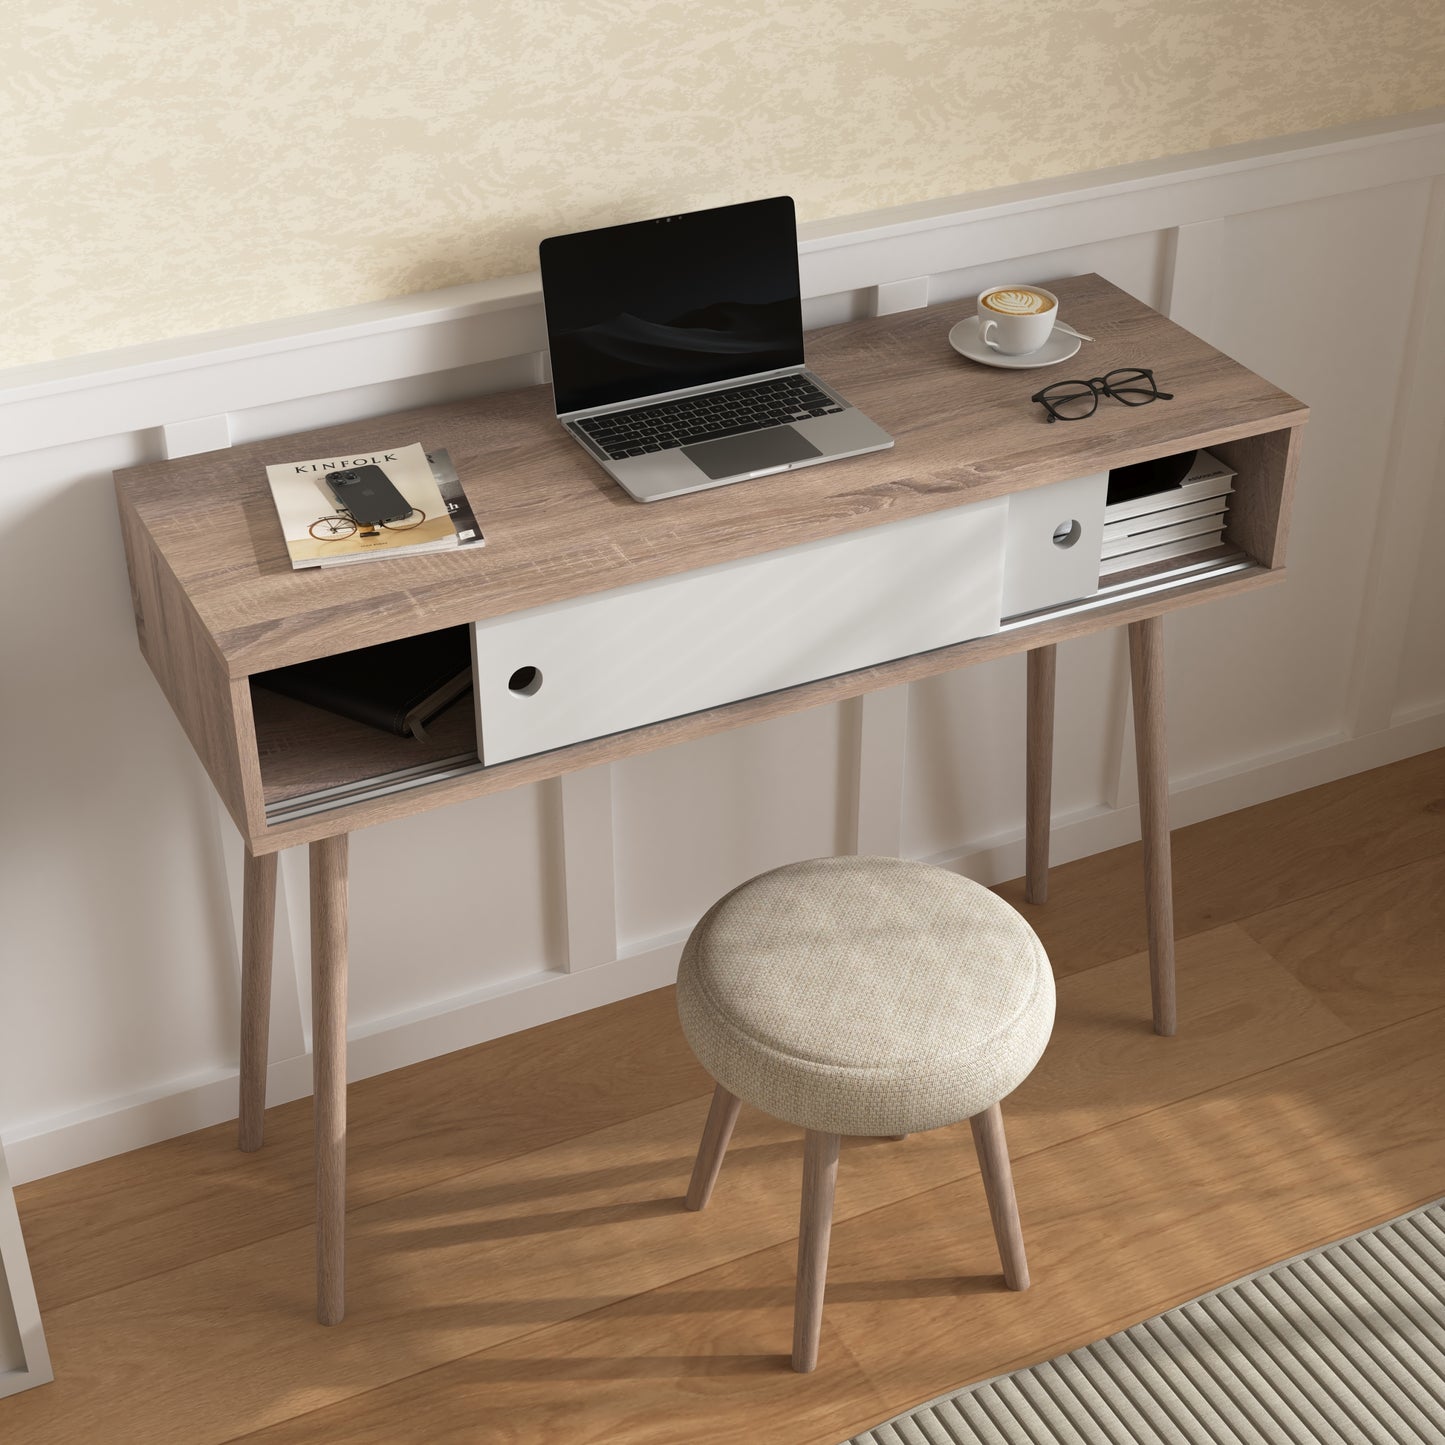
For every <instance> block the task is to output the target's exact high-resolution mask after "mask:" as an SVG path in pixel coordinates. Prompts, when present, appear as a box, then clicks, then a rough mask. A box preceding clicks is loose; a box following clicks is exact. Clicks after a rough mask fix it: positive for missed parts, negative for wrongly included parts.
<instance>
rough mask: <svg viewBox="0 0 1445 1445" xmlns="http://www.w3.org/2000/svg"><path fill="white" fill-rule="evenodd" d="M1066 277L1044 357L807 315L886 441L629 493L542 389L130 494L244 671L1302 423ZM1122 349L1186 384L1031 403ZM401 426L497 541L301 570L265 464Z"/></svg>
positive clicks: (817, 355) (391, 434)
mask: <svg viewBox="0 0 1445 1445" xmlns="http://www.w3.org/2000/svg"><path fill="white" fill-rule="evenodd" d="M1053 289H1054V290H1055V291H1056V292H1057V294H1058V296H1059V298H1060V301H1061V302H1062V306H1061V310H1062V312H1063V314H1064V316H1065V317H1066V318H1067V319H1068V320H1069V322H1070V323H1071V324H1073V325H1074V326H1076V327H1078V329H1079V330H1081V331H1085V332H1087V333H1088V334H1089V335H1091V336H1093V337H1094V338H1095V341H1094V342H1093V343H1086V344H1085V345H1084V346H1083V348H1082V349H1081V350H1080V351H1079V353H1078V354H1077V355H1076V356H1075V357H1074V358H1073V360H1072V361H1070V362H1066V363H1064V364H1063V365H1061V366H1058V367H1053V368H1049V369H1045V370H1003V369H996V368H988V367H983V366H979V365H976V364H975V363H973V362H970V361H967V360H965V359H964V358H963V357H961V356H959V355H958V354H957V353H956V352H955V351H953V349H952V348H951V347H950V346H949V344H948V332H949V329H950V328H951V327H952V326H953V325H954V323H955V322H957V321H959V320H961V319H963V318H964V317H967V316H971V315H973V314H974V310H975V307H974V303H973V302H972V300H966V301H958V302H952V303H948V304H946V305H941V306H930V307H927V308H926V309H923V310H918V311H908V312H903V313H901V314H898V315H895V316H887V317H879V318H870V319H867V320H863V321H853V322H848V323H846V324H844V325H842V326H833V327H828V328H826V329H824V330H820V331H813V332H810V333H809V334H808V336H807V338H806V350H807V362H808V365H809V367H810V368H811V369H812V370H813V371H816V372H817V373H818V374H819V375H820V376H821V377H822V378H823V379H824V380H825V381H827V382H828V383H829V384H830V385H832V386H834V387H835V388H837V389H838V390H839V391H840V392H841V393H842V394H843V395H844V396H845V397H847V398H848V400H849V401H851V402H852V403H853V404H854V405H855V406H858V407H860V408H861V409H862V410H863V411H864V412H866V413H867V414H868V415H869V416H871V417H872V418H873V420H874V421H876V422H877V423H878V424H879V425H880V426H882V427H883V428H884V429H885V430H887V431H888V432H890V433H891V434H892V436H893V437H894V438H895V445H894V446H893V447H892V448H890V449H889V450H887V451H883V452H874V453H872V454H870V455H868V456H862V457H853V458H850V459H848V460H846V461H839V462H829V463H826V464H825V465H822V466H816V467H807V468H804V469H802V470H801V471H796V472H789V473H782V474H780V475H778V476H775V477H763V478H759V479H757V480H755V481H750V482H742V483H739V484H737V485H734V486H728V487H720V488H716V489H714V490H711V491H706V492H696V493H694V494H692V495H691V496H686V497H677V498H673V499H671V500H668V501H663V502H654V503H651V504H649V505H642V504H639V503H637V502H634V501H632V500H631V499H630V498H629V497H627V496H626V495H625V494H624V493H623V492H622V491H621V489H620V488H618V487H617V485H616V484H615V483H614V482H613V481H612V480H611V479H610V478H609V477H608V476H607V475H606V474H605V473H604V472H603V471H602V470H601V469H600V468H599V467H598V466H597V465H596V464H595V463H594V462H592V461H591V460H590V459H589V458H588V457H587V455H586V454H585V453H584V452H583V450H582V448H581V447H580V446H578V445H577V443H576V442H574V441H573V440H572V439H571V438H570V437H569V436H568V435H567V434H566V433H565V432H564V431H563V430H562V428H561V427H560V426H559V425H558V424H557V420H556V416H555V413H554V411H553V406H552V392H551V388H550V387H549V386H531V387H526V388H523V389H522V390H520V391H511V392H503V393H499V394H496V395H490V396H483V397H476V398H470V399H467V400H464V401H458V402H450V403H446V404H444V405H440V406H434V407H428V408H425V409H423V410H419V411H411V412H399V413H396V414H393V415H390V416H382V417H376V418H372V419H369V420H365V421H358V422H350V423H347V424H346V425H344V426H336V427H327V428H323V429H321V430H317V431H311V432H303V433H299V434H297V435H294V436H288V437H278V438H274V439H272V440H269V441H265V442H254V443H249V444H247V445H244V446H238V447H233V448H230V449H228V450H225V451H217V452H207V453H203V454H201V455H199V456H194V457H185V458H180V459H177V460H175V461H166V462H155V463H150V464H148V465H145V466H140V467H132V468H129V469H127V470H125V471H121V472H117V473H116V485H117V491H118V494H119V498H120V504H121V506H122V508H123V509H125V510H128V511H129V512H131V513H133V515H134V518H135V520H136V521H137V522H138V523H139V525H140V526H141V527H142V528H143V529H144V530H145V532H146V533H147V534H148V535H149V537H150V539H151V540H152V542H153V544H154V545H155V547H156V549H157V551H158V552H159V554H160V556H161V557H162V558H163V559H164V560H165V563H166V565H167V566H168V567H169V569H170V570H171V571H172V572H173V573H174V574H175V576H176V578H177V579H178V580H179V582H180V583H181V585H182V587H183V588H184V590H185V591H186V593H187V595H188V597H189V598H190V601H191V603H192V605H193V606H194V607H195V609H196V613H197V615H198V616H199V618H200V620H201V622H202V624H203V626H204V627H205V629H206V631H207V632H208V634H209V635H210V637H211V639H212V641H213V642H214V644H215V646H216V648H217V650H218V652H219V653H220V655H221V657H222V658H223V659H224V660H225V663H226V667H227V670H228V671H229V673H230V674H231V675H232V676H235V677H239V676H244V675H246V674H248V673H251V672H257V671H262V670H264V669H266V668H270V667H278V666H282V665H284V664H286V663H291V662H299V661H303V660H305V659H307V658H310V657H317V656H323V655H326V654H328V653H332V652H337V651H341V650H344V649H347V648H353V647H361V646H365V645H367V644H368V643H373V642H382V641H387V640H390V639H392V638H396V637H405V636H408V635H411V634H413V633H417V632H424V631H427V630H430V629H432V628H437V627H444V626H449V625H451V624H454V623H459V622H470V621H474V620H479V619H482V618H486V617H494V616H499V615H502V614H505V613H508V612H515V611H520V610H522V609H524V608H529V607H536V606H539V605H542V604H544V603H549V602H557V601H561V600H563V599H566V598H571V597H579V596H585V595H587V594H589V593H593V592H601V591H607V590H610V589H611V588H615V587H623V586H628V585H631V584H634V583H638V582H644V581H648V580H651V579H652V578H656V577H663V576H667V575H670V574H672V573H676V572H684V571H688V570H691V569H693V568H696V567H705V566H709V565H711V564H714V563H718V562H727V561H732V560H735V559H737V558H740V557H747V556H753V555H756V554H758V553H762V552H769V551H773V550H775V549H777V548H781V547H788V546H793V545H795V544H797V543H800V542H808V541H813V540H815V539H817V538H821V537H831V536H837V535H839V534H842V533H845V532H850V531H854V530H857V529H859V528H862V527H868V526H873V525H876V524H878V523H880V522H884V521H893V520H896V519H899V518H903V517H911V516H918V515H920V514H922V513H925V512H930V511H936V510H940V509H943V508H947V507H954V506H959V505H962V504H964V503H967V502H974V501H982V500H984V499H986V498H988V497H993V496H999V495H1001V494H1004V493H1008V492H1012V491H1019V490H1022V489H1025V488H1028V487H1034V486H1042V485H1044V484H1046V483H1048V482H1053V481H1060V480H1063V479H1065V478H1067V477H1074V476H1082V475H1085V474H1087V473H1089V472H1095V471H1102V470H1105V469H1107V468H1108V467H1111V466H1123V465H1127V464H1128V463H1130V462H1135V461H1142V460H1144V459H1146V458H1149V457H1155V456H1163V455H1168V454H1169V453H1171V452H1176V451H1183V450H1187V449H1189V448H1193V447H1200V446H1209V445H1211V444H1213V443H1217V442H1224V441H1228V440H1230V439H1232V438H1234V437H1238V436H1244V435H1249V434H1252V433H1257V432H1261V431H1269V430H1274V429H1279V428H1285V427H1293V426H1298V425H1300V424H1302V423H1303V422H1304V421H1305V420H1306V418H1307V416H1308V412H1307V410H1306V408H1305V407H1304V406H1303V405H1302V404H1301V403H1300V402H1298V401H1296V400H1295V399H1294V398H1293V397H1291V396H1289V395H1288V394H1287V393H1285V392H1283V391H1281V390H1280V389H1279V388H1278V387H1275V386H1272V385H1271V384H1270V383H1269V382H1267V381H1265V380H1264V379H1263V378H1261V377H1259V376H1256V375H1255V374H1254V373H1253V372H1251V371H1249V370H1248V369H1247V368H1246V367H1244V366H1241V365H1240V364H1239V363H1238V362H1236V361H1233V360H1232V359H1231V358H1229V357H1227V356H1225V355H1224V354H1223V353H1221V352H1219V351H1216V350H1215V349H1214V348H1213V347H1211V346H1209V345H1207V344H1206V343H1205V342H1203V341H1201V340H1199V339H1198V338H1197V337H1195V336H1193V335H1191V334H1190V333H1189V332H1187V331H1185V330H1183V329H1182V328H1181V327H1178V326H1176V325H1174V324H1173V323H1172V322H1170V321H1168V320H1166V319H1165V318H1164V317H1162V316H1160V315H1159V314H1158V313H1157V312H1155V311H1153V310H1151V309H1150V308H1149V307H1147V306H1145V305H1143V304H1142V303H1141V302H1139V301H1136V300H1135V299H1134V298H1133V297H1131V296H1129V295H1128V294H1127V293H1126V292H1123V291H1121V290H1119V289H1118V288H1117V287H1115V286H1113V285H1111V284H1110V283H1109V282H1107V281H1104V280H1103V279H1102V278H1100V277H1098V276H1078V277H1073V278H1071V279H1069V280H1065V281H1058V282H1056V283H1053ZM1119 366H1148V367H1151V368H1152V369H1153V370H1154V373H1155V375H1156V377H1157V378H1158V381H1159V385H1160V387H1161V388H1162V389H1164V390H1166V391H1171V392H1173V393H1174V394H1175V400H1173V401H1168V402H1166V401H1160V402H1155V403H1153V404H1152V405H1149V406H1144V407H1127V406H1122V405H1119V404H1117V403H1115V402H1112V401H1110V400H1108V399H1107V398H1106V399H1104V400H1103V401H1101V403H1100V405H1099V408H1098V410H1097V411H1096V412H1095V413H1094V415H1093V416H1092V417H1090V418H1088V419H1087V420H1086V421H1080V422H1074V423H1060V424H1056V425H1049V424H1048V423H1047V422H1046V421H1045V418H1044V412H1043V408H1042V407H1040V406H1038V405H1036V404H1035V403H1033V402H1031V401H1030V400H1029V397H1030V396H1031V395H1032V394H1033V393H1034V392H1035V391H1037V390H1038V389H1039V388H1040V387H1041V386H1044V385H1047V384H1048V383H1049V382H1051V381H1055V380H1059V379H1064V378H1072V377H1089V376H1102V375H1104V373H1105V372H1107V371H1109V370H1111V369H1113V368H1115V367H1119ZM411 442H421V443H422V444H423V445H425V446H427V447H446V448H447V449H448V450H449V451H450V453H451V456H452V460H453V462H454V463H455V464H456V467H457V470H458V473H459V474H460V477H461V480H462V484H463V486H464V488H465V489H466V492H467V495H468V497H469V499H470V500H471V503H472V506H473V508H474V509H475V511H476V514H477V518H478V521H479V522H480V523H481V526H482V530H483V532H484V533H485V535H486V545H485V546H484V547H482V548H480V549H477V550H475V551H471V550H468V551H464V552H459V553H458V552H444V553H437V554H431V555H423V556H419V557H410V558H397V559H393V560H388V561H380V562H374V563H365V564H361V565H357V566H354V567H345V568H331V569H318V568H308V569H305V570H302V571H293V570H292V568H291V564H290V561H289V559H288V558H287V555H286V548H285V544H284V542H283V540H282V537H281V529H280V526H279V525H278V523H277V520H276V514H275V509H274V506H273V504H272V501H271V494H270V490H269V488H268V487H267V484H266V473H265V467H266V464H267V463H270V462H277V461H288V460H297V459H301V458H305V457H316V456H328V455H333V454H336V453H339V452H342V451H357V452H365V451H371V450H373V449H377V448H381V447H396V446H404V445H407V444H409V443H411Z"/></svg>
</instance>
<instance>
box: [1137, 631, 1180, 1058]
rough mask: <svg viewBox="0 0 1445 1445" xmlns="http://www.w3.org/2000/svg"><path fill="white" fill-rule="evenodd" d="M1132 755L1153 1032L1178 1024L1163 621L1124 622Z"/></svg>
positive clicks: (1171, 1030)
mask: <svg viewBox="0 0 1445 1445" xmlns="http://www.w3.org/2000/svg"><path fill="white" fill-rule="evenodd" d="M1129 672H1130V677H1131V679H1132V682H1133V694H1134V757H1135V761H1136V763H1137V765H1138V769H1139V822H1140V827H1141V830H1142V832H1143V835H1144V902H1145V907H1146V909H1147V910H1148V919H1149V986H1150V991H1151V992H1152V994H1153V1000H1154V1032H1155V1033H1156V1034H1172V1033H1174V1032H1175V1030H1176V1028H1177V1027H1178V1023H1177V1019H1176V1015H1175V1005H1174V888H1173V879H1172V876H1171V868H1170V862H1169V766H1168V761H1167V757H1166V753H1165V747H1164V620H1163V618H1161V617H1146V618H1145V619H1144V620H1143V621H1142V622H1131V623H1130V624H1129Z"/></svg>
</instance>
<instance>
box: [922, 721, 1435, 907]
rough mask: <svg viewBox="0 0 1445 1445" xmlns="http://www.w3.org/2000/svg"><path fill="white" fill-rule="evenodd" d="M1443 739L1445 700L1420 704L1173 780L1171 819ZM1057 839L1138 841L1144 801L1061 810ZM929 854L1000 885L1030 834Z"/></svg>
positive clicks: (1054, 855) (1061, 855) (1238, 804)
mask: <svg viewBox="0 0 1445 1445" xmlns="http://www.w3.org/2000/svg"><path fill="white" fill-rule="evenodd" d="M1442 747H1445V707H1441V708H1439V709H1438V710H1429V711H1427V710H1424V709H1420V710H1417V714H1416V715H1414V716H1412V717H1411V718H1409V719H1408V720H1403V721H1401V722H1400V723H1398V724H1397V725H1396V726H1395V727H1393V728H1391V729H1390V730H1389V731H1386V732H1376V733H1370V734H1368V735H1365V736H1362V737H1354V738H1351V737H1345V736H1344V735H1343V734H1340V733H1332V734H1327V735H1326V736H1324V737H1320V738H1314V739H1311V740H1309V741H1307V742H1304V743H1300V744H1298V745H1296V746H1294V747H1290V748H1284V749H1281V750H1280V751H1279V752H1277V753H1274V754H1272V755H1269V756H1266V757H1262V758H1253V759H1240V761H1239V766H1237V767H1235V768H1219V769H1214V770H1211V772H1210V773H1209V774H1207V775H1204V776H1202V777H1197V778H1183V779H1175V780H1174V781H1172V782H1171V784H1170V788H1169V825H1170V827H1171V828H1186V827H1188V826H1189V825H1190V824H1191V823H1201V822H1203V821H1204V820H1205V819H1207V818H1217V817H1219V816H1220V815H1221V814H1224V813H1233V812H1236V811H1238V810H1239V809H1240V808H1248V807H1252V806H1253V805H1255V804H1256V803H1268V802H1270V801H1271V800H1272V799H1274V798H1282V797H1284V796H1286V795H1287V794H1289V793H1298V792H1301V791H1302V790H1303V789H1305V788H1317V787H1320V786H1321V785H1322V784H1324V783H1333V782H1336V781H1337V780H1338V779H1340V778H1347V777H1350V776H1351V775H1352V774H1354V773H1363V772H1367V771H1369V769H1371V768H1382V767H1385V766H1387V765H1388V764H1390V763H1398V762H1400V761H1401V760H1402V759H1404V758H1412V757H1414V756H1415V755H1416V754H1418V753H1426V752H1431V751H1433V750H1434V749H1436V748H1442ZM1020 788H1022V782H1021V783H1020ZM1050 840H1051V841H1050V850H1049V862H1050V865H1051V866H1052V865H1058V864H1062V863H1072V862H1073V861H1074V860H1075V859H1076V858H1088V857H1091V856H1092V855H1093V854H1095V853H1104V852H1107V851H1108V850H1109V849H1110V848H1122V847H1124V846H1125V845H1127V844H1129V843H1137V842H1138V841H1139V805H1138V803H1137V802H1134V803H1132V804H1127V805H1123V806H1120V807H1117V808H1110V807H1107V806H1105V805H1098V806H1093V807H1088V808H1081V809H1078V810H1077V811H1076V812H1074V813H1072V814H1065V815H1063V816H1062V817H1057V818H1055V820H1054V826H1053V829H1052V830H1051V833H1050ZM922 861H924V862H927V863H935V864H937V865H938V866H940V867H943V868H951V869H953V871H954V872H957V873H964V874H966V875H967V876H968V877H970V878H973V879H975V880H977V881H978V882H980V883H984V884H987V885H988V886H989V887H992V886H994V885H995V884H998V883H1003V882H1006V881H1008V880H1009V879H1011V878H1018V877H1020V876H1021V875H1022V874H1023V871H1024V835H1023V832H1022V831H1021V830H1019V829H1010V830H1009V831H1008V832H1007V833H1005V834H1003V835H1001V836H999V837H997V838H992V839H986V840H984V841H982V842H981V843H974V844H970V845H969V846H968V847H966V848H962V849H957V850H949V851H947V852H944V853H938V854H935V855H933V856H931V857H929V858H926V859H924V860H922ZM1141 907H1142V904H1141Z"/></svg>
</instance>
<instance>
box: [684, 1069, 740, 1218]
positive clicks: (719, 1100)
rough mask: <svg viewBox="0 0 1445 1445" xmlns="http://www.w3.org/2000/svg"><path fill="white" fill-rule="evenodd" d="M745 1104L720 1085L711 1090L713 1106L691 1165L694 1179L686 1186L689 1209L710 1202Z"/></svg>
mask: <svg viewBox="0 0 1445 1445" xmlns="http://www.w3.org/2000/svg"><path fill="white" fill-rule="evenodd" d="M742 1106H743V1101H742V1100H741V1099H739V1098H738V1097H737V1096H736V1095H735V1094H730V1093H728V1091H727V1090H726V1089H725V1088H723V1086H722V1085H721V1084H719V1085H718V1086H717V1087H716V1088H715V1089H714V1090H713V1091H712V1107H711V1108H710V1109H709V1110H708V1111H707V1124H706V1125H705V1126H704V1128H703V1131H702V1143H701V1144H699V1145H698V1146H697V1162H696V1163H695V1164H694V1165H693V1166H692V1182H691V1183H690V1184H689V1185H688V1186H687V1207H688V1208H689V1209H706V1208H707V1202H708V1200H709V1199H711V1198H712V1187H713V1185H714V1184H716V1183H717V1176H718V1171H719V1170H720V1169H721V1168H722V1162H723V1155H724V1154H726V1153H727V1152H728V1140H729V1139H731V1138H732V1136H733V1125H734V1124H736V1123H737V1121H738V1110H739V1109H741V1108H742Z"/></svg>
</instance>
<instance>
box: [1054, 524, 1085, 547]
mask: <svg viewBox="0 0 1445 1445" xmlns="http://www.w3.org/2000/svg"><path fill="white" fill-rule="evenodd" d="M1083 535H1084V529H1083V528H1082V527H1081V526H1080V525H1079V524H1078V522H1076V521H1073V520H1070V521H1067V522H1060V523H1059V525H1058V526H1057V527H1055V528H1054V546H1055V547H1072V546H1073V545H1074V543H1075V542H1077V541H1078V540H1079V538H1080V537H1082V536H1083Z"/></svg>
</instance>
